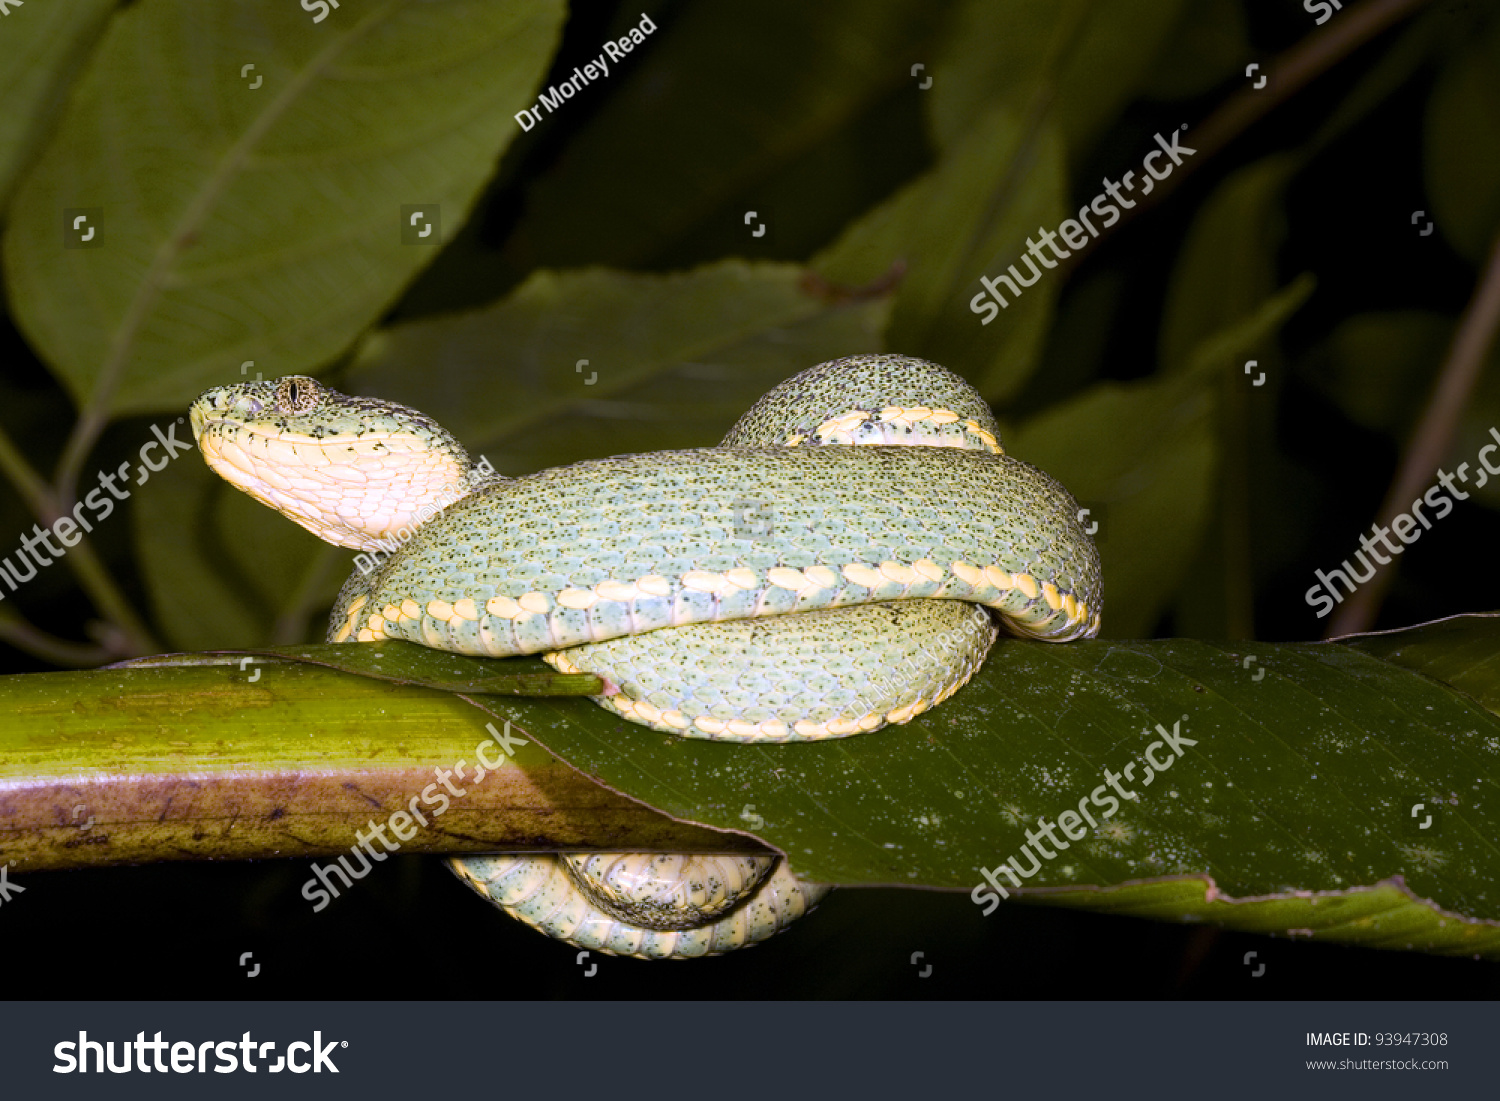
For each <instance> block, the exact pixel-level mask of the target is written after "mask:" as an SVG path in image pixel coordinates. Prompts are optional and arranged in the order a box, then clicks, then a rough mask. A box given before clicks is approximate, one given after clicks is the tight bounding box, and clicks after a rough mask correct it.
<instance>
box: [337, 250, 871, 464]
mask: <svg viewBox="0 0 1500 1101" xmlns="http://www.w3.org/2000/svg"><path fill="white" fill-rule="evenodd" d="M805 275H806V271H805V269H803V268H801V267H800V266H798V265H795V264H772V263H746V262H745V261H743V260H725V261H723V262H721V263H717V264H710V265H708V266H706V267H702V268H698V269H696V270H694V271H690V272H684V273H680V274H674V275H645V274H639V275H637V274H628V273H624V272H615V271H605V270H602V269H589V270H587V271H576V272H563V273H556V272H549V271H542V272H537V273H536V274H534V275H533V276H532V277H531V278H530V279H528V280H527V281H526V282H525V283H524V284H523V285H522V286H520V287H519V288H517V289H516V291H515V292H514V293H513V294H511V295H510V297H508V298H507V299H505V301H503V302H501V303H499V304H498V305H496V306H492V307H489V308H487V309H484V310H476V311H473V312H470V313H463V314H453V315H448V316H444V317H439V318H435V319H432V320H423V321H415V322H411V323H409V324H406V325H397V326H395V327H393V328H390V329H384V330H379V331H377V332H375V333H374V334H372V335H371V336H370V337H369V338H368V339H367V340H366V341H365V342H364V344H363V345H362V346H361V347H360V349H359V351H358V353H357V355H356V357H355V361H354V363H353V366H352V368H351V370H350V374H349V385H350V388H351V389H353V390H356V391H358V392H359V393H361V394H368V395H371V396H374V397H381V398H387V399H390V400H393V401H400V402H403V403H405V404H408V405H412V406H415V407H416V408H418V409H421V410H422V411H423V412H424V413H427V414H428V415H430V416H432V417H433V418H435V419H436V420H437V421H438V422H439V423H440V424H442V425H443V426H444V427H446V428H447V429H448V430H449V431H451V432H453V433H454V434H455V435H456V436H458V437H459V439H460V440H462V441H463V442H464V444H465V445H466V446H467V447H468V449H469V451H470V453H471V454H472V455H475V456H477V455H478V454H480V453H483V454H484V456H485V457H486V458H488V459H489V460H490V462H491V464H492V465H493V466H494V467H495V469H496V470H497V471H499V472H501V473H505V474H516V473H526V472H530V471H533V470H538V469H542V468H545V467H551V466H561V465H563V464H565V463H571V462H578V461H580V460H583V459H598V458H603V457H604V456H606V455H615V454H625V453H632V452H642V451H664V450H670V449H673V448H682V447H711V446H713V445H714V444H716V443H718V442H719V439H720V438H721V437H722V436H723V435H724V433H725V432H727V431H728V430H729V427H730V426H731V425H732V424H733V423H734V422H735V421H736V420H738V419H739V418H740V416H741V415H742V414H743V413H745V412H746V411H747V410H748V409H749V408H750V406H751V405H753V404H754V403H755V401H756V399H757V398H759V397H760V396H761V395H762V394H764V393H765V392H766V391H767V390H769V389H771V387H773V386H775V385H776V384H777V383H779V382H781V381H783V380H784V379H787V378H790V377H791V376H792V375H794V374H796V373H797V372H798V371H801V370H803V369H805V368H807V367H811V366H813V365H815V364H817V363H821V362H823V361H824V360H829V359H837V358H839V357H840V356H846V355H854V354H856V353H859V352H871V351H879V350H880V330H881V328H882V327H883V325H884V324H885V319H886V316H887V314H888V312H889V302H888V300H884V299H872V300H867V301H857V302H853V303H848V304H837V303H831V302H829V301H826V300H824V299H821V298H818V297H815V296H814V295H812V294H810V293H809V292H808V291H806V290H804V289H803V283H804V277H805Z"/></svg>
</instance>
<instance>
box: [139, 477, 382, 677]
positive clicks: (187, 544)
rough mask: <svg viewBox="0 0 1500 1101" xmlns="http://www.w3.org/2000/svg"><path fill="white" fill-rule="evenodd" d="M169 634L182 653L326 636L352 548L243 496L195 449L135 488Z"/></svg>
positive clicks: (143, 564) (152, 593) (157, 615)
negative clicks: (329, 612) (334, 543)
mask: <svg viewBox="0 0 1500 1101" xmlns="http://www.w3.org/2000/svg"><path fill="white" fill-rule="evenodd" d="M132 497H133V498H134V500H133V503H134V505H135V508H134V509H133V510H132V512H131V516H132V520H133V526H134V533H133V534H134V537H135V545H136V548H137V551H138V561H139V563H140V571H141V576H142V578H143V580H144V581H145V585H146V593H147V596H148V597H149V599H150V601H151V611H152V616H153V620H154V622H155V624H156V625H157V628H158V630H159V631H160V632H161V636H162V638H163V639H164V640H165V641H166V642H167V643H168V644H170V645H172V646H174V647H178V648H181V649H184V650H212V649H223V648H228V647H237V648H242V647H249V646H261V645H267V644H272V643H277V642H299V641H302V640H304V639H305V638H306V637H308V636H309V635H310V636H312V637H314V638H318V639H321V638H322V637H323V635H324V631H325V629H326V627H327V614H326V613H327V609H328V608H329V607H330V606H331V605H332V603H333V599H334V597H335V596H337V595H338V591H339V587H340V586H341V585H342V584H343V583H344V578H345V577H347V576H348V575H349V572H350V571H351V570H352V569H353V561H354V558H353V554H352V553H351V552H350V551H347V550H344V549H342V548H339V547H334V546H331V545H329V544H328V543H325V542H323V541H322V540H321V539H319V538H318V537H317V536H315V535H313V534H312V533H311V532H309V531H307V530H305V529H303V528H302V527H299V526H298V525H296V524H293V523H289V522H288V521H287V520H286V518H285V517H282V516H279V515H277V514H276V513H275V512H273V511H272V510H271V509H269V508H267V507H266V506H265V505H262V504H261V503H260V502H258V501H256V500H254V499H253V498H251V497H249V496H247V495H246V494H244V493H241V492H240V491H239V490H237V489H235V488H234V487H233V486H231V485H229V484H228V483H227V482H225V481H224V479H222V478H220V477H219V476H218V475H217V474H215V473H214V472H213V471H211V470H209V468H208V466H207V465H206V464H205V463H204V462H203V456H202V455H201V454H199V452H198V450H197V449H196V448H194V449H193V451H191V452H190V453H185V454H183V455H182V456H180V457H179V458H178V460H177V461H176V462H174V463H173V464H172V465H170V466H169V467H167V468H166V469H165V470H163V471H161V472H160V473H158V474H154V475H152V476H151V480H150V481H149V482H147V483H146V485H144V486H142V487H141V488H139V489H136V490H134V491H133V492H132Z"/></svg>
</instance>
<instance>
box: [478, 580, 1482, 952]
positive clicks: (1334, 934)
mask: <svg viewBox="0 0 1500 1101" xmlns="http://www.w3.org/2000/svg"><path fill="white" fill-rule="evenodd" d="M1106 607H1107V605H1106ZM1442 629H1443V630H1445V631H1447V632H1448V634H1449V636H1450V638H1451V637H1452V635H1453V632H1454V631H1455V630H1456V632H1457V634H1458V635H1459V636H1462V639H1461V641H1462V642H1463V643H1464V644H1465V648H1464V649H1462V650H1453V651H1450V652H1452V653H1456V654H1457V655H1458V656H1456V657H1455V658H1454V660H1452V661H1450V662H1448V663H1447V664H1446V665H1445V666H1444V669H1445V671H1446V672H1448V673H1450V674H1454V675H1457V674H1459V673H1463V672H1465V671H1467V670H1471V669H1472V677H1474V678H1479V679H1483V680H1485V682H1486V683H1488V682H1489V681H1492V680H1493V679H1494V665H1495V663H1494V662H1493V661H1489V660H1488V659H1489V658H1490V657H1492V656H1493V654H1494V653H1495V652H1496V650H1497V648H1500V634H1497V632H1496V629H1495V626H1494V620H1493V619H1488V620H1485V619H1472V620H1467V621H1464V623H1462V624H1461V625H1460V626H1459V627H1457V628H1456V629H1455V628H1442ZM1422 630H1427V629H1425V628H1424V629H1420V630H1419V631H1417V632H1413V639H1414V640H1420V636H1421V631H1422ZM1471 655H1472V659H1473V660H1471V657H1470V656H1471ZM1479 662H1486V663H1487V664H1485V665H1484V666H1483V667H1482V668H1481V667H1477V666H1478V663H1479ZM1421 664H1423V665H1424V666H1425V668H1427V669H1428V670H1431V669H1432V668H1434V664H1433V662H1431V661H1430V660H1429V661H1425V662H1421ZM1473 690H1474V688H1473V686H1472V684H1471V685H1470V691H1473ZM1491 695H1492V696H1493V695H1494V693H1491ZM486 705H487V706H490V707H492V708H493V709H494V711H495V713H496V714H503V715H505V716H506V717H508V718H512V719H514V720H516V721H517V722H518V723H519V724H520V726H521V727H522V728H523V729H525V730H526V732H527V733H528V734H530V735H531V736H533V737H535V738H536V739H537V740H539V741H540V742H541V743H542V744H544V745H545V746H547V748H549V749H551V750H552V751H553V752H555V753H557V754H558V755H559V756H561V757H562V758H564V759H565V760H567V761H568V762H569V763H571V764H573V765H575V766H576V767H578V768H580V769H582V770H583V771H585V772H586V773H588V774H589V775H591V776H593V777H595V778H596V779H599V780H601V781H603V782H604V783H605V784H607V785H608V786H610V787H612V788H614V789H615V790H618V791H621V792H624V793H626V794H628V795H631V796H633V797H635V798H638V799H641V800H643V801H645V802H646V803H648V804H649V805H651V806H653V807H656V808H657V809H659V810H662V811H664V812H666V813H668V814H671V815H673V816H674V817H678V818H681V819H683V820H685V821H690V822H697V823H700V824H703V825H708V826H712V827H716V828H721V829H737V830H741V831H744V832H748V833H752V834H753V835H754V836H756V837H758V838H760V839H762V840H763V841H766V842H768V843H770V844H772V845H774V846H776V847H777V848H779V849H781V850H782V851H783V852H785V853H786V854H787V855H788V857H789V858H790V860H791V863H792V866H793V868H794V869H795V870H796V871H797V873H798V874H799V875H802V876H804V877H807V878H810V879H814V880H818V881H821V882H828V883H839V884H845V885H877V884H891V885H910V886H925V887H937V888H943V889H949V890H962V891H971V890H972V889H973V888H974V887H976V886H978V885H980V884H981V883H982V882H983V880H982V879H981V869H983V868H990V869H994V868H997V867H998V866H999V865H1001V864H1002V863H1004V862H1005V861H1006V860H1007V859H1008V858H1010V857H1015V858H1016V859H1017V860H1018V862H1019V865H1020V867H1021V869H1022V870H1023V871H1024V870H1026V869H1028V868H1029V866H1030V864H1031V860H1030V859H1029V858H1028V856H1026V855H1024V854H1022V852H1021V849H1022V846H1023V845H1027V844H1028V840H1027V837H1028V834H1027V831H1028V830H1029V831H1032V833H1033V834H1034V835H1035V836H1036V837H1038V838H1041V839H1042V845H1043V850H1042V851H1043V852H1051V853H1052V855H1051V856H1050V857H1049V858H1046V859H1040V860H1038V861H1037V863H1039V864H1040V869H1039V870H1036V871H1035V872H1034V873H1033V875H1032V876H1031V877H1029V878H1028V879H1026V880H1025V883H1026V887H1027V889H1028V892H1031V893H1034V894H1035V897H1037V899H1038V900H1039V901H1053V902H1061V903H1065V904H1069V905H1087V906H1090V907H1092V908H1098V909H1104V910H1118V911H1121V912H1127V913H1137V914H1141V915H1143V916H1152V917H1158V918H1161V917H1166V918H1172V919H1176V920H1186V921H1192V920H1205V919H1206V920H1212V921H1215V922H1220V923H1222V924H1225V925H1228V926H1231V927H1234V928H1242V929H1251V930H1255V931H1258V932H1281V933H1282V934H1284V935H1309V934H1310V935H1314V936H1326V937H1328V938H1329V939H1335V940H1342V941H1346V942H1354V943H1363V944H1367V945H1371V946H1380V947H1405V948H1415V949H1419V950H1425V951H1433V952H1440V953H1453V954H1475V953H1480V954H1484V955H1488V956H1491V957H1496V958H1500V851H1497V842H1496V840H1495V838H1496V837H1497V836H1500V718H1497V717H1496V715H1495V714H1492V713H1491V712H1490V711H1488V710H1486V709H1484V708H1483V707H1481V706H1479V704H1477V703H1476V702H1475V701H1474V700H1473V699H1471V698H1470V697H1469V696H1468V695H1465V694H1463V693H1461V692H1458V691H1455V690H1454V689H1452V688H1450V687H1448V686H1446V685H1444V684H1441V683H1439V682H1437V681H1435V680H1433V679H1430V678H1429V677H1428V676H1427V675H1424V673H1423V672H1420V671H1414V670H1412V669H1408V668H1405V667H1403V666H1402V665H1401V664H1399V663H1397V662H1392V661H1384V660H1381V659H1379V658H1377V657H1375V656H1372V655H1371V654H1368V653H1365V652H1362V651H1361V650H1359V649H1355V648H1352V647H1349V646H1346V645H1342V644H1331V643H1300V644H1291V645H1280V646H1275V645H1268V644H1264V643H1246V644H1243V645H1239V646H1234V645H1231V644H1214V643H1207V642H1198V641H1192V640H1184V639H1173V640H1161V641H1150V642H1138V641H1131V642H1124V641H1121V642H1110V641H1102V640H1101V641H1094V642H1083V643H1070V644H1067V645H1061V646H1057V645H1047V644H1042V643H1033V642H1023V641H1017V640H1004V641H1002V642H1000V643H999V644H997V646H996V648H995V650H994V651H993V652H992V653H991V655H990V657H989V659H988V661H987V662H986V664H985V666H984V668H983V669H982V670H981V671H980V673H979V674H978V675H977V676H976V677H975V678H974V680H973V681H972V682H971V683H970V685H969V686H968V687H966V688H965V689H963V690H962V691H960V692H959V693H958V694H957V695H956V696H954V698H953V699H952V700H950V701H949V702H948V703H946V704H944V705H942V706H941V707H938V708H936V709H935V710H934V711H930V712H928V713H927V714H925V715H922V716H920V717H919V718H917V719H916V720H914V721H913V722H911V723H909V724H907V725H905V726H893V727H887V728H886V729H884V730H881V731H877V732H876V733H874V734H867V735H860V736H858V737H855V738H848V739H841V740H838V741H832V742H822V743H813V744H807V745H791V746H736V745H726V744H718V743H705V742H698V741H689V740H683V739H677V738H672V737H667V736H664V735H661V734H658V733H655V732H651V731H646V730H643V729H641V728H640V727H637V726H633V725H632V724H630V723H627V722H624V721H623V720H620V719H617V718H615V717H613V716H610V715H607V714H606V713H604V712H602V711H597V710H593V711H591V710H590V709H588V708H585V707H583V706H581V705H580V704H579V703H577V702H575V701H560V702H547V701H528V700H515V701H512V700H506V701H486ZM1163 729H1164V730H1166V731H1167V732H1168V733H1169V734H1170V735H1171V736H1172V737H1174V738H1186V739H1189V740H1190V741H1191V742H1192V743H1193V744H1191V745H1189V744H1187V743H1185V742H1179V743H1178V744H1179V746H1180V755H1179V756H1177V757H1176V758H1175V759H1170V758H1172V757H1173V754H1172V752H1171V749H1170V745H1171V743H1170V742H1163V740H1162V730H1163ZM1148 751H1149V753H1150V757H1149V758H1148V756H1147V754H1148ZM1153 761H1154V762H1156V764H1155V765H1153V764H1152V762H1153ZM1163 764H1165V767H1159V766H1161V765H1163ZM1127 766H1130V767H1129V774H1128V775H1127V774H1126V770H1127ZM1109 775H1114V776H1116V778H1117V779H1118V780H1119V781H1120V783H1121V785H1122V787H1123V788H1124V789H1125V791H1126V792H1133V793H1134V798H1118V797H1117V798H1116V805H1117V809H1116V810H1115V811H1113V812H1109V813H1110V817H1109V818H1107V819H1103V820H1098V819H1096V823H1095V827H1094V828H1092V829H1090V828H1089V827H1088V826H1086V825H1083V824H1082V823H1081V822H1080V823H1078V825H1077V826H1076V829H1077V830H1079V831H1081V832H1082V833H1083V835H1084V836H1082V837H1077V836H1075V837H1074V843H1073V844H1071V845H1070V846H1068V847H1067V851H1064V846H1063V845H1056V846H1055V847H1052V846H1053V843H1052V842H1049V841H1048V840H1047V835H1046V834H1045V832H1044V831H1043V830H1042V828H1041V822H1042V821H1043V820H1046V821H1048V822H1050V823H1054V824H1055V823H1057V820H1058V816H1059V815H1061V814H1062V813H1063V812H1065V811H1069V810H1073V811H1075V813H1076V810H1077V807H1078V806H1079V804H1080V802H1083V803H1086V804H1087V805H1088V806H1089V808H1090V809H1091V810H1092V812H1093V814H1095V815H1103V814H1104V813H1106V812H1107V811H1108V810H1109V805H1108V802H1107V799H1106V797H1114V796H1115V793H1114V792H1113V791H1112V789H1111V788H1109V787H1108V786H1107V782H1108V776H1109ZM1096 794H1097V795H1098V796H1099V798H1098V799H1095V798H1094V796H1095V795H1096ZM1418 803H1422V804H1424V813H1430V814H1431V815H1432V820H1431V821H1430V822H1428V823H1427V826H1426V828H1423V826H1422V821H1423V818H1422V817H1420V816H1418V817H1414V816H1413V814H1412V808H1413V807H1414V806H1415V805H1416V804H1418ZM1053 836H1056V837H1059V838H1061V837H1063V836H1064V835H1063V834H1062V832H1060V831H1058V832H1056V833H1055V834H1054V835H1053ZM1033 854H1036V850H1033ZM1000 882H1001V883H1002V884H1008V883H1009V880H1008V879H1005V878H1003V877H1002V878H1001V880H1000ZM1013 893H1014V892H1013Z"/></svg>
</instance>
